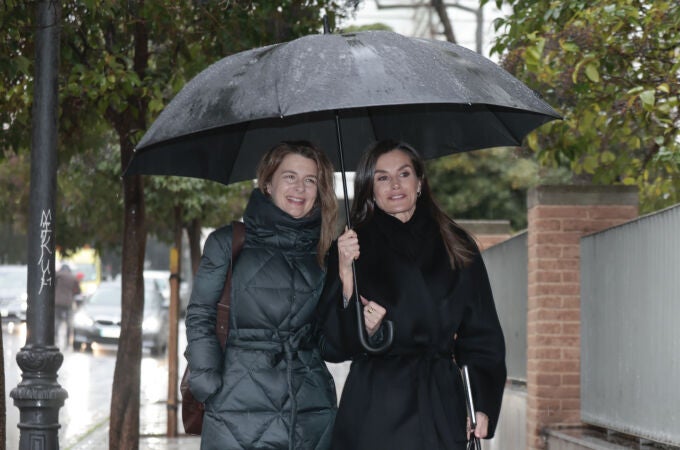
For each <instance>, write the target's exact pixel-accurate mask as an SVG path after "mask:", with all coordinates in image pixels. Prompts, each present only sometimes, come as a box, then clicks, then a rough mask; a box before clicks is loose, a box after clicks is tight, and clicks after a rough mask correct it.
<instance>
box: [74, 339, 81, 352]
mask: <svg viewBox="0 0 680 450" xmlns="http://www.w3.org/2000/svg"><path fill="white" fill-rule="evenodd" d="M82 345H83V343H82V342H79V341H73V350H74V351H76V352H79V351H80V348H81V347H82Z"/></svg>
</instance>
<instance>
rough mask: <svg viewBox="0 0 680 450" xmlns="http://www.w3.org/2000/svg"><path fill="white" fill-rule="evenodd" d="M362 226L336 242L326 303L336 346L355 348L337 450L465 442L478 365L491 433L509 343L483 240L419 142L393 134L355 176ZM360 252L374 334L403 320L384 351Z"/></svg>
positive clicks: (480, 400) (478, 399)
mask: <svg viewBox="0 0 680 450" xmlns="http://www.w3.org/2000/svg"><path fill="white" fill-rule="evenodd" d="M354 192H355V199H354V204H353V207H352V220H353V224H354V227H355V228H354V229H353V230H346V231H345V233H344V234H342V235H341V236H340V237H339V239H338V241H337V245H334V246H333V247H331V253H330V255H329V267H328V276H327V279H326V286H325V288H324V293H323V294H322V298H321V301H320V304H319V311H318V314H319V315H320V321H321V322H322V323H323V334H324V336H325V337H324V339H325V341H324V349H325V357H326V358H327V359H329V360H335V361H339V360H343V359H351V360H352V365H351V369H350V372H349V375H348V377H347V380H346V383H345V386H344V390H343V393H342V398H341V401H340V407H339V410H338V415H337V418H336V422H335V428H334V432H333V442H332V448H333V449H338V450H346V449H352V450H381V449H384V450H388V449H389V450H392V449H404V450H418V449H423V450H437V449H447V450H454V449H464V448H465V444H466V441H467V434H466V420H467V413H466V405H465V398H464V388H463V383H462V380H461V376H460V372H459V369H458V367H459V366H460V367H462V365H468V367H469V371H470V378H471V384H472V389H473V397H474V401H475V406H476V409H477V415H476V418H477V424H478V425H477V428H476V430H475V434H476V435H477V437H480V438H490V437H492V436H493V433H494V429H495V426H496V423H497V420H498V415H499V412H500V405H501V398H502V394H503V389H504V385H505V378H506V368H505V343H504V339H503V333H502V331H501V327H500V324H499V321H498V316H497V314H496V309H495V306H494V301H493V296H492V293H491V288H490V285H489V280H488V278H487V273H486V269H485V267H484V262H483V261H482V258H481V256H480V253H479V250H478V248H477V246H476V245H475V243H474V241H473V239H472V238H471V237H470V235H469V234H467V233H466V232H465V231H464V230H463V229H462V228H460V227H459V226H457V225H456V224H455V223H454V222H453V221H452V220H451V219H450V218H448V217H447V216H446V215H445V214H444V213H443V212H442V211H441V210H440V209H439V208H438V206H437V205H436V204H435V202H434V200H433V198H432V195H431V192H430V189H429V186H428V183H427V179H426V177H425V173H424V170H423V162H422V159H421V157H420V156H419V155H418V153H417V152H416V151H415V150H414V149H413V148H412V147H410V146H408V145H406V144H404V143H399V142H395V141H382V142H379V143H377V144H376V145H375V146H373V147H372V148H371V149H370V150H369V151H368V152H367V153H366V154H365V155H364V156H363V158H362V160H361V161H360V163H359V167H358V169H357V173H356V178H355V189H354ZM352 261H355V263H356V271H357V284H358V286H359V291H360V292H359V293H360V294H361V302H362V303H363V308H364V317H365V324H364V325H365V327H366V330H367V332H368V335H369V337H370V340H371V341H373V342H374V343H376V344H379V343H380V341H381V339H382V329H381V324H382V321H383V319H389V320H391V321H392V322H393V324H394V341H393V345H392V346H391V348H390V349H389V350H388V351H387V352H386V353H384V354H382V355H378V356H373V355H368V354H366V353H365V352H364V351H363V349H362V348H361V346H360V345H359V342H358V338H357V324H356V319H355V317H356V314H355V313H356V311H354V310H353V308H355V302H354V301H351V302H349V301H348V299H349V298H351V297H352V295H353V291H354V282H353V277H352Z"/></svg>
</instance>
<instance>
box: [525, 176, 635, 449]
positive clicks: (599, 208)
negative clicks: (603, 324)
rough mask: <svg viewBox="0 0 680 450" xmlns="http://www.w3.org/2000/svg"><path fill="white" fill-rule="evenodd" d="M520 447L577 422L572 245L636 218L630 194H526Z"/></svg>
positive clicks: (576, 250) (538, 445) (588, 190)
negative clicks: (523, 386) (524, 377)
mask: <svg viewBox="0 0 680 450" xmlns="http://www.w3.org/2000/svg"><path fill="white" fill-rule="evenodd" d="M527 206H528V283H529V284H528V305H527V306H528V307H527V448H530V449H544V448H545V442H544V439H543V438H542V435H541V431H542V430H543V429H544V428H546V427H548V426H556V425H574V424H578V423H580V321H581V317H580V313H581V311H580V273H579V256H580V239H581V237H582V236H584V235H586V234H590V233H593V232H596V231H600V230H603V229H605V228H609V227H612V226H615V225H618V224H621V223H624V222H627V221H629V220H631V219H633V218H635V217H637V215H638V194H637V188H634V187H628V186H539V187H537V188H534V189H531V190H530V191H529V192H528V194H527Z"/></svg>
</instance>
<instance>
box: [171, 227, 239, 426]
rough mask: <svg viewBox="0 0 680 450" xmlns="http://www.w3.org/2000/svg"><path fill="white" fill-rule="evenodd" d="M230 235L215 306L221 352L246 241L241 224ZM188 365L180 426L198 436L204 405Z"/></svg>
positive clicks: (183, 382)
mask: <svg viewBox="0 0 680 450" xmlns="http://www.w3.org/2000/svg"><path fill="white" fill-rule="evenodd" d="M232 230H233V231H232V235H231V263H230V264H229V270H228V271H227V279H226V281H225V283H224V289H222V296H221V297H220V302H219V303H218V304H217V321H216V323H215V333H217V339H218V340H219V342H220V346H221V347H222V352H223V353H224V349H225V348H226V346H227V335H228V334H229V307H230V303H231V273H232V267H234V262H235V261H236V258H238V255H239V253H241V249H242V248H243V243H244V242H245V240H246V230H245V225H243V223H242V222H236V221H235V222H233V223H232ZM189 374H190V370H189V365H188V364H187V368H186V369H185V370H184V375H182V381H181V382H180V385H179V390H180V392H181V393H182V424H183V425H184V432H185V433H186V434H195V435H200V434H201V430H202V429H203V414H204V413H205V405H203V403H201V402H199V401H198V400H196V399H195V398H194V396H193V394H192V393H191V390H190V389H189Z"/></svg>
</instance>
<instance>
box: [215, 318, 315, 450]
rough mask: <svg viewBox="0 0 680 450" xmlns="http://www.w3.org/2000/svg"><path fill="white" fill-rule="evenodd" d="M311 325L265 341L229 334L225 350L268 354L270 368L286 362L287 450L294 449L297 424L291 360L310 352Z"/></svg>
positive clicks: (278, 334) (236, 332)
mask: <svg viewBox="0 0 680 450" xmlns="http://www.w3.org/2000/svg"><path fill="white" fill-rule="evenodd" d="M311 328H312V327H311V324H307V325H305V326H303V327H301V328H299V329H297V330H295V331H293V332H289V331H284V332H275V333H274V334H273V335H272V336H271V337H270V338H268V339H266V340H255V339H252V338H251V339H243V338H240V337H239V336H238V334H239V332H238V331H234V332H230V333H229V339H228V340H227V348H229V347H232V346H233V347H237V348H240V349H245V350H255V351H264V352H268V353H269V354H270V355H269V358H270V361H271V366H272V367H276V366H277V365H278V364H279V362H281V360H283V359H284V358H285V360H286V380H287V382H288V396H289V397H290V426H289V428H288V448H289V450H293V449H294V448H295V424H296V422H297V399H296V398H295V392H294V389H293V360H294V359H296V358H298V357H299V353H300V352H303V351H312V350H313V349H314V346H313V345H311V343H310V341H311V339H309V338H310V337H311Z"/></svg>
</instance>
